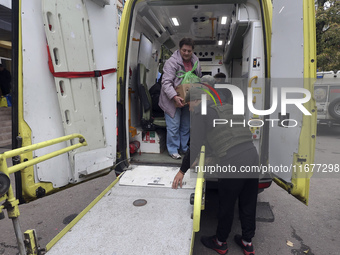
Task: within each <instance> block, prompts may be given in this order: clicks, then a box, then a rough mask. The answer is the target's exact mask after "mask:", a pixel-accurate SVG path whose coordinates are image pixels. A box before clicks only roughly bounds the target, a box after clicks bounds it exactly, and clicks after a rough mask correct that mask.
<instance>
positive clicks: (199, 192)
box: [193, 145, 205, 232]
mask: <svg viewBox="0 0 340 255" xmlns="http://www.w3.org/2000/svg"><path fill="white" fill-rule="evenodd" d="M204 159H205V146H204V145H203V146H202V147H201V154H200V160H199V164H198V165H199V168H198V173H197V180H196V188H195V198H194V213H193V231H194V232H198V231H199V230H200V221H201V210H202V196H203V184H204V173H203V171H202V169H203V167H204Z"/></svg>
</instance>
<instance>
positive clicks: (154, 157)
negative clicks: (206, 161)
mask: <svg viewBox="0 0 340 255" xmlns="http://www.w3.org/2000/svg"><path fill="white" fill-rule="evenodd" d="M183 157H184V155H182V159H183ZM182 159H173V158H171V157H170V156H169V153H168V151H167V150H164V151H163V153H139V152H136V153H134V154H132V155H131V163H133V164H136V165H139V164H150V165H166V166H169V165H173V166H181V163H182Z"/></svg>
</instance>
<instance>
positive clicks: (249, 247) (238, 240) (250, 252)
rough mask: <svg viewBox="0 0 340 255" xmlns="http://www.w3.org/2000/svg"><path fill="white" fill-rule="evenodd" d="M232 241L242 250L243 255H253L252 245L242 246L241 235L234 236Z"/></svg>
mask: <svg viewBox="0 0 340 255" xmlns="http://www.w3.org/2000/svg"><path fill="white" fill-rule="evenodd" d="M234 240H235V243H236V244H237V245H238V246H240V247H241V248H242V250H243V253H244V255H255V249H254V246H253V244H247V245H244V243H243V241H242V236H241V235H235V236H234Z"/></svg>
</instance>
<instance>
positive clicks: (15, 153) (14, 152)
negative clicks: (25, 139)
mask: <svg viewBox="0 0 340 255" xmlns="http://www.w3.org/2000/svg"><path fill="white" fill-rule="evenodd" d="M75 138H79V143H77V144H74V145H71V146H69V147H66V148H63V149H60V150H58V151H54V152H51V153H49V154H46V155H43V156H40V157H37V158H34V159H31V160H29V161H26V162H22V163H20V164H18V165H15V166H12V167H9V168H8V169H7V170H6V169H3V164H1V163H0V171H1V172H4V173H5V174H8V175H9V174H12V173H15V172H17V171H20V170H22V169H24V168H26V167H29V166H32V165H35V164H38V163H40V162H42V161H45V160H47V159H50V158H53V157H56V156H59V155H61V154H63V153H65V152H68V151H71V150H74V149H77V148H79V147H81V146H86V145H87V143H86V140H85V138H84V137H83V136H82V135H80V134H72V135H67V136H63V137H59V138H55V139H52V140H49V141H45V142H41V143H37V144H32V145H28V146H25V147H22V148H18V149H14V150H11V151H6V152H4V153H3V154H0V162H1V160H3V159H4V160H6V159H7V158H12V157H15V156H18V155H20V154H23V153H27V152H31V151H34V150H38V149H41V148H44V147H47V146H50V145H54V144H57V143H61V142H65V141H68V140H72V139H75Z"/></svg>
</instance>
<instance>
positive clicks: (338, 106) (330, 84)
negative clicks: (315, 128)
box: [314, 71, 340, 127]
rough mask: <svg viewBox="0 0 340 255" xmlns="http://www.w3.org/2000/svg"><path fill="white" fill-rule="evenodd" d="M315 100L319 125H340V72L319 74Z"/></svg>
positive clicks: (315, 85)
mask: <svg viewBox="0 0 340 255" xmlns="http://www.w3.org/2000/svg"><path fill="white" fill-rule="evenodd" d="M316 77H317V80H316V82H315V84H314V98H315V101H316V107H317V108H318V117H317V119H318V124H327V125H328V126H330V127H331V126H332V125H333V124H340V71H338V72H336V73H334V71H328V72H317V74H316Z"/></svg>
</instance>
